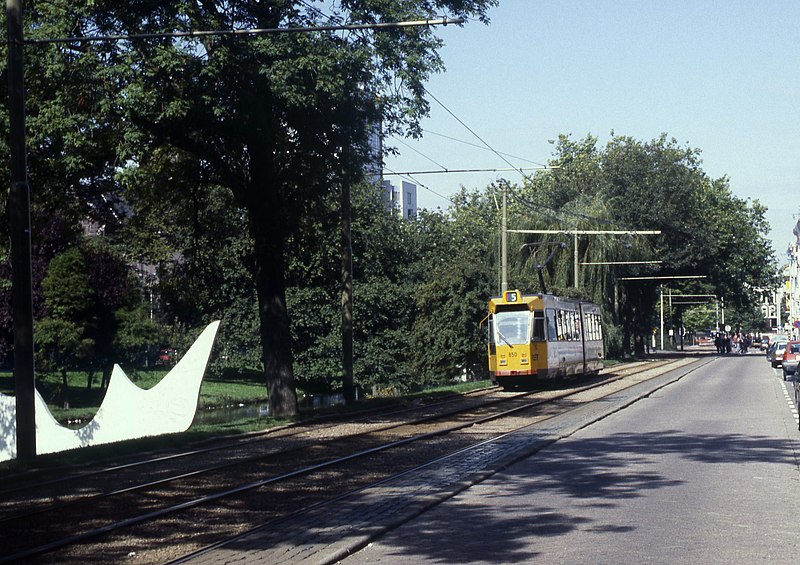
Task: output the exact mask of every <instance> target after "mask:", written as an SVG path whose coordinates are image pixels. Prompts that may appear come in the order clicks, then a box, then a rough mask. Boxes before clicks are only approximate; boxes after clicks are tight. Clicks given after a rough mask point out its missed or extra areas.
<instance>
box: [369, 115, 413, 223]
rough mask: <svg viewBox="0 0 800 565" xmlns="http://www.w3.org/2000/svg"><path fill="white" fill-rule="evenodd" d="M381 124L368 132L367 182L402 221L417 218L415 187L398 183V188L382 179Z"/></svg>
mask: <svg viewBox="0 0 800 565" xmlns="http://www.w3.org/2000/svg"><path fill="white" fill-rule="evenodd" d="M381 126H382V124H381V123H380V122H379V123H377V124H374V125H373V126H372V127H371V128H370V131H369V135H368V145H369V149H368V151H369V154H368V156H367V162H366V165H365V167H364V172H365V174H366V177H367V180H368V181H370V182H372V183H373V184H374V185H375V186H376V187H379V188H380V190H381V193H382V196H383V202H384V205H385V206H386V208H387V209H388V210H392V211H394V212H395V213H396V214H397V215H398V216H400V217H401V218H403V219H406V220H407V219H410V218H415V217H416V216H417V185H415V184H414V183H411V182H407V181H400V186H399V187H398V186H395V185H393V184H392V183H391V182H390V181H388V180H384V178H383V131H382V127H381Z"/></svg>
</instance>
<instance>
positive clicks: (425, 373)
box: [412, 189, 497, 384]
mask: <svg viewBox="0 0 800 565" xmlns="http://www.w3.org/2000/svg"><path fill="white" fill-rule="evenodd" d="M453 201H454V204H453V205H452V206H451V207H450V208H449V209H448V211H447V213H423V214H421V215H420V219H419V221H418V222H417V224H416V227H417V229H418V234H419V235H418V236H417V241H416V243H417V248H418V249H419V252H420V254H421V255H422V256H421V257H420V260H419V262H418V264H417V266H416V270H417V275H418V278H419V280H420V282H419V284H418V285H417V289H416V291H415V295H416V312H417V314H416V318H415V320H414V325H413V334H412V336H413V345H414V351H415V354H414V358H413V359H414V361H413V369H414V373H415V374H417V375H419V377H418V378H420V379H422V382H424V383H426V384H427V383H442V382H446V381H448V380H451V379H453V378H457V377H461V376H462V375H466V376H468V377H469V378H475V377H477V376H482V375H485V373H486V346H485V343H484V342H483V340H482V339H481V335H480V333H479V322H480V320H481V319H482V318H483V317H484V316H485V315H486V313H485V312H486V304H487V302H488V298H489V296H491V295H492V294H493V291H495V289H494V286H495V280H494V268H493V267H494V265H495V263H496V258H497V254H496V247H495V245H494V242H495V238H494V234H495V231H496V227H497V222H496V219H497V215H496V212H495V210H494V203H493V202H492V201H491V200H490V199H488V198H487V197H486V195H481V194H478V193H475V192H473V193H471V194H468V193H467V192H466V191H464V190H463V189H462V192H461V193H460V194H459V195H457V196H455V197H454V198H453Z"/></svg>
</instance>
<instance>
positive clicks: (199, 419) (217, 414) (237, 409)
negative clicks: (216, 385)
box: [192, 393, 344, 425]
mask: <svg viewBox="0 0 800 565" xmlns="http://www.w3.org/2000/svg"><path fill="white" fill-rule="evenodd" d="M298 402H299V404H300V407H301V408H327V407H329V406H343V405H344V395H343V394H341V393H339V394H314V395H308V396H305V397H303V398H301V399H299V400H298ZM268 416H269V404H268V403H266V402H262V403H258V404H232V405H230V406H220V407H217V408H210V409H203V410H198V411H197V412H196V413H195V415H194V420H193V421H192V424H193V425H194V424H225V423H228V422H235V421H236V420H242V419H248V418H267V417H268Z"/></svg>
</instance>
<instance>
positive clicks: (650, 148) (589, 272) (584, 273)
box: [514, 135, 775, 354]
mask: <svg viewBox="0 0 800 565" xmlns="http://www.w3.org/2000/svg"><path fill="white" fill-rule="evenodd" d="M551 164H552V165H556V166H558V167H559V168H558V169H557V170H555V171H552V172H548V173H547V174H539V175H537V176H536V177H534V178H533V179H532V180H531V182H529V183H526V185H525V187H523V189H522V190H521V191H520V196H521V198H520V199H521V200H522V201H523V202H525V203H526V204H528V206H527V209H525V208H524V207H521V206H519V205H517V207H516V208H515V210H514V213H515V214H516V216H515V218H516V220H517V221H518V222H520V223H524V220H523V218H522V217H521V215H522V214H527V215H528V216H529V220H528V221H529V224H530V225H532V226H541V227H542V228H545V227H546V228H547V229H565V230H568V229H596V230H660V231H661V235H659V236H656V237H651V236H647V237H646V238H644V237H642V238H626V237H623V238H619V237H617V238H603V237H593V238H591V241H589V239H588V238H587V239H585V240H579V252H578V261H579V262H586V263H589V262H604V261H642V260H654V259H658V260H661V261H662V264H661V265H660V266H659V267H652V266H621V267H608V266H591V267H586V268H582V269H581V277H580V279H579V281H578V283H579V285H580V286H581V287H583V288H584V289H585V295H586V296H589V297H592V298H593V299H594V300H595V301H597V302H599V303H600V304H602V305H603V306H604V310H605V312H606V318H607V319H609V320H612V319H613V320H614V323H618V324H620V329H621V336H622V339H621V346H620V352H622V353H625V352H627V351H630V349H631V345H630V342H631V339H633V343H634V349H635V351H636V353H639V354H640V353H642V352H643V348H644V343H645V341H646V339H647V338H648V337H649V335H650V334H651V331H652V328H654V327H656V326H657V310H656V304H657V300H658V284H659V282H656V281H646V280H639V281H625V282H623V281H622V280H621V279H622V278H624V277H633V276H642V275H658V276H662V277H669V276H671V275H686V274H692V275H698V276H701V277H705V278H703V279H698V280H697V281H692V282H676V281H671V282H669V284H670V288H672V289H673V290H675V291H676V292H681V291H682V292H686V293H698V294H716V295H717V296H722V297H725V299H726V302H730V303H735V304H737V305H742V306H746V307H748V308H749V307H750V306H751V305H752V300H753V296H754V295H753V292H752V289H754V288H760V287H768V286H770V284H771V283H770V281H771V280H772V279H773V276H774V275H773V273H774V271H775V261H774V254H773V252H772V250H771V249H770V246H769V243H768V240H767V238H766V235H767V231H768V227H767V224H766V222H765V220H764V211H765V210H764V208H763V206H761V205H760V204H759V203H758V202H757V201H756V202H750V201H744V200H742V199H739V198H736V197H734V196H733V195H732V194H731V192H730V188H729V186H728V181H727V179H725V178H721V179H709V178H708V176H707V175H706V174H705V172H704V171H703V170H702V166H701V165H702V161H701V159H700V151H699V150H697V149H693V148H691V147H685V146H681V145H679V144H678V143H677V142H676V141H675V140H673V139H669V138H667V136H666V135H662V136H661V137H659V138H657V139H655V140H652V141H650V142H641V141H638V140H635V139H633V138H630V137H624V136H614V137H612V139H611V140H610V141H609V142H608V144H607V145H606V147H605V148H602V149H600V148H598V147H597V139H596V138H594V137H592V136H587V137H586V138H584V139H582V140H577V141H576V140H573V139H571V138H570V137H568V136H560V137H559V139H558V140H557V142H556V147H555V156H554V158H553V159H552V160H551ZM566 243H567V244H568V245H569V248H571V247H572V245H570V244H571V243H572V242H566ZM574 260H575V257H574V252H572V251H571V249H570V252H569V253H559V254H558V255H556V257H555V258H554V260H553V263H552V265H550V266H549V267H548V274H549V275H550V280H551V282H552V283H553V285H554V287H556V288H558V287H563V286H567V285H570V283H571V284H574V282H575V281H574V280H573V278H574V277H572V276H571V275H570V274H569V273H570V272H571V270H572V265H571V263H572V262H573V261H574ZM615 333H616V332H615Z"/></svg>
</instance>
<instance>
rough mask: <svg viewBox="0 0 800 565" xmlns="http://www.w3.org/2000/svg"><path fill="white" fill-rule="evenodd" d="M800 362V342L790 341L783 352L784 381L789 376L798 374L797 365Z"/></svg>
mask: <svg viewBox="0 0 800 565" xmlns="http://www.w3.org/2000/svg"><path fill="white" fill-rule="evenodd" d="M798 362H800V341H790V342H789V343H787V344H786V351H784V352H783V380H784V381H785V380H786V376H787V375H794V374H795V373H797V364H798Z"/></svg>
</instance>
